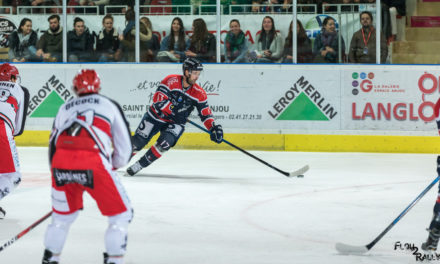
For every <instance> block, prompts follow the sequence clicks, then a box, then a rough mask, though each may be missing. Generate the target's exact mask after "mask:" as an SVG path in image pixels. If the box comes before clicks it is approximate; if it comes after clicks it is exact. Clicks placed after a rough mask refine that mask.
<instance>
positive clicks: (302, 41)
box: [283, 20, 313, 63]
mask: <svg viewBox="0 0 440 264" xmlns="http://www.w3.org/2000/svg"><path fill="white" fill-rule="evenodd" d="M292 37H293V21H292V22H290V26H289V34H288V35H287V38H286V42H285V43H286V44H285V45H284V51H283V63H292V62H293V56H292V54H293V45H292V40H293V38H292ZM296 41H297V46H296V59H297V62H298V63H311V62H312V59H313V53H312V42H311V41H310V39H309V37H307V34H306V30H305V29H304V27H303V25H302V23H301V21H299V20H296Z"/></svg>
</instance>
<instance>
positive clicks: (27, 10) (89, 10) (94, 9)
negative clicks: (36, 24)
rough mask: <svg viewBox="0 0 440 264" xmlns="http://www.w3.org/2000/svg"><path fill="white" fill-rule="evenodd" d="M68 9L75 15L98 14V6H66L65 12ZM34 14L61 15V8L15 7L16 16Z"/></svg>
mask: <svg viewBox="0 0 440 264" xmlns="http://www.w3.org/2000/svg"><path fill="white" fill-rule="evenodd" d="M54 9H55V10H56V12H53V10H54ZM69 9H73V10H75V14H83V15H88V14H90V15H97V14H99V6H67V10H69ZM48 10H50V11H48ZM37 11H38V12H37ZM35 13H37V14H44V15H46V14H54V13H57V14H61V13H62V7H61V6H17V15H23V14H35Z"/></svg>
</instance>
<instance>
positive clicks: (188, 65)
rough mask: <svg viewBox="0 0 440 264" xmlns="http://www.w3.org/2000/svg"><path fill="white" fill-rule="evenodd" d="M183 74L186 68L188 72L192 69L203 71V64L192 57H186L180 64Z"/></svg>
mask: <svg viewBox="0 0 440 264" xmlns="http://www.w3.org/2000/svg"><path fill="white" fill-rule="evenodd" d="M182 70H183V74H185V71H186V70H188V72H189V73H191V72H192V71H203V65H202V63H200V61H199V60H197V59H194V58H187V59H185V61H184V62H183V64H182Z"/></svg>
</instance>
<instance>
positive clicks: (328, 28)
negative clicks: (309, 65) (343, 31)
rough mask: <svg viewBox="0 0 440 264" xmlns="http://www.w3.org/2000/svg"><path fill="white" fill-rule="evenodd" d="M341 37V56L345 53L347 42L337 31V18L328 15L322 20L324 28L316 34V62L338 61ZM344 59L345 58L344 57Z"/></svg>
mask: <svg viewBox="0 0 440 264" xmlns="http://www.w3.org/2000/svg"><path fill="white" fill-rule="evenodd" d="M338 37H340V38H341V43H342V46H341V55H342V56H341V57H343V56H344V54H345V42H344V39H343V38H342V36H340V35H339V34H338V32H337V31H336V24H335V20H334V19H333V18H332V17H329V16H328V17H326V18H325V19H324V21H323V22H322V29H321V31H320V32H318V34H317V35H316V38H315V42H314V44H313V54H314V56H315V59H314V60H313V62H315V63H338V61H339V59H338V58H339V43H338V42H339V40H338ZM342 61H344V59H343V58H342Z"/></svg>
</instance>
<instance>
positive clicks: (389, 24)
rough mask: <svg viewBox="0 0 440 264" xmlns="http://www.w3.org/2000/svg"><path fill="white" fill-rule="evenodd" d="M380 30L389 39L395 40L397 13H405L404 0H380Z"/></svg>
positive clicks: (400, 14) (403, 14)
mask: <svg viewBox="0 0 440 264" xmlns="http://www.w3.org/2000/svg"><path fill="white" fill-rule="evenodd" d="M381 3H382V21H383V23H382V32H383V33H384V34H385V36H386V38H387V39H390V41H395V40H396V35H397V15H399V16H405V15H406V3H405V0H383V1H382V2H381Z"/></svg>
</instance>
